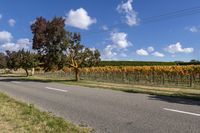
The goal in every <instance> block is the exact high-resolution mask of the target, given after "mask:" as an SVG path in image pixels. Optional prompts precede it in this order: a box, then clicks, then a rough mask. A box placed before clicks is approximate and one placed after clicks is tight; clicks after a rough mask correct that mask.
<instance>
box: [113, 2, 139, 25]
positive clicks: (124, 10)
mask: <svg viewBox="0 0 200 133" xmlns="http://www.w3.org/2000/svg"><path fill="white" fill-rule="evenodd" d="M132 2H133V0H127V2H122V3H121V4H119V5H118V6H117V11H118V12H119V13H121V14H123V15H124V18H125V22H126V23H127V24H128V25H129V26H134V25H137V24H138V23H139V18H138V17H137V12H136V11H135V10H134V9H133V6H132Z"/></svg>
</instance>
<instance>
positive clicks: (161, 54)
mask: <svg viewBox="0 0 200 133" xmlns="http://www.w3.org/2000/svg"><path fill="white" fill-rule="evenodd" d="M152 55H153V56H156V57H164V56H165V55H164V54H163V53H160V52H157V51H156V52H154V53H152Z"/></svg>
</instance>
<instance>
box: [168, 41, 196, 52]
mask: <svg viewBox="0 0 200 133" xmlns="http://www.w3.org/2000/svg"><path fill="white" fill-rule="evenodd" d="M165 50H166V51H167V52H169V53H172V54H175V53H186V54H188V53H192V52H193V51H194V48H183V47H182V45H181V43H180V42H177V43H176V44H171V45H169V46H168V47H167V48H165Z"/></svg>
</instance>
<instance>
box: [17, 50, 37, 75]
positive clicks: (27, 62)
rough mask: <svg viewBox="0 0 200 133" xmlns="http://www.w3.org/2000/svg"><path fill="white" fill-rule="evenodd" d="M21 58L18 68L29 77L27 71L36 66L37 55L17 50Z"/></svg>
mask: <svg viewBox="0 0 200 133" xmlns="http://www.w3.org/2000/svg"><path fill="white" fill-rule="evenodd" d="M18 53H19V54H20V56H21V61H20V67H21V68H22V69H24V70H25V72H26V76H27V77H28V76H29V72H28V70H29V69H31V68H34V67H36V66H37V65H38V60H37V55H36V54H34V53H31V52H30V51H24V49H22V50H19V51H18Z"/></svg>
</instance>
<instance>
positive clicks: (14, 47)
mask: <svg viewBox="0 0 200 133" xmlns="http://www.w3.org/2000/svg"><path fill="white" fill-rule="evenodd" d="M30 46H31V41H30V40H29V39H28V38H21V39H19V40H17V42H16V43H13V42H5V43H3V44H2V45H1V48H2V49H3V50H10V51H18V50H21V49H25V50H29V49H30Z"/></svg>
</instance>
